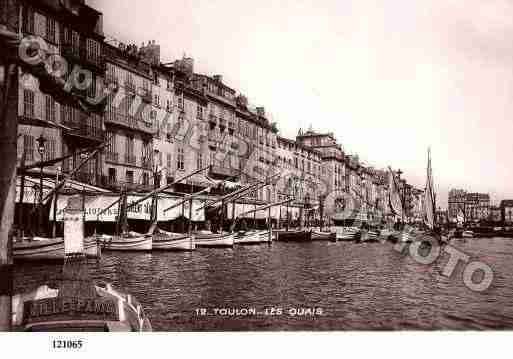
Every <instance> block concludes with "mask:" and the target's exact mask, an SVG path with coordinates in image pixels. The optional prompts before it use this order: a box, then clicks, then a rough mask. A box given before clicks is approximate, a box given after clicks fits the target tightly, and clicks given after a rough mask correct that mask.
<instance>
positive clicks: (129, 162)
mask: <svg viewBox="0 0 513 359" xmlns="http://www.w3.org/2000/svg"><path fill="white" fill-rule="evenodd" d="M125 163H126V164H127V165H132V166H135V165H136V164H137V159H136V157H135V156H134V155H129V154H125Z"/></svg>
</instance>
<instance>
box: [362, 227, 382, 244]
mask: <svg viewBox="0 0 513 359" xmlns="http://www.w3.org/2000/svg"><path fill="white" fill-rule="evenodd" d="M357 238H358V239H357V240H358V242H360V243H363V242H377V241H378V232H375V231H367V230H365V231H360V233H359V234H358V235H357Z"/></svg>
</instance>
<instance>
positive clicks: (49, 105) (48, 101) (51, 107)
mask: <svg viewBox="0 0 513 359" xmlns="http://www.w3.org/2000/svg"><path fill="white" fill-rule="evenodd" d="M45 105H46V107H45V109H46V111H45V114H46V120H47V121H50V122H55V102H54V101H53V99H52V97H51V96H49V95H47V96H45Z"/></svg>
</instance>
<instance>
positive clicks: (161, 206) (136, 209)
mask: <svg viewBox="0 0 513 359" xmlns="http://www.w3.org/2000/svg"><path fill="white" fill-rule="evenodd" d="M70 197H71V196H70V195H59V197H58V199H57V221H58V222H62V220H63V214H64V208H65V207H66V206H67V203H68V199H69V198H70ZM142 197H143V195H142V194H141V195H129V196H128V202H127V203H128V205H130V203H132V202H135V201H136V200H138V199H139V198H142ZM118 199H119V195H118V194H115V193H105V194H102V195H95V196H90V195H86V196H85V202H84V209H85V221H86V222H96V221H98V222H116V217H117V215H118V209H119V206H118V204H115V205H113V206H112V207H111V208H109V209H108V210H107V211H105V212H104V213H102V214H101V215H100V216H98V214H99V213H100V212H102V210H104V209H105V208H107V207H109V206H111V205H112V204H113V203H114V202H116V201H117V200H118ZM182 199H183V198H181V197H176V196H161V197H159V199H158V217H157V218H158V220H159V221H162V222H165V221H172V220H174V219H177V218H178V217H180V216H181V215H182V206H179V207H176V208H173V209H171V210H169V211H166V212H164V210H165V209H166V208H169V207H171V206H173V205H174V204H177V203H178V202H180V201H182ZM151 202H152V199H151V198H148V199H147V200H145V201H143V202H141V203H139V204H138V205H136V206H133V207H131V208H129V209H128V213H127V217H128V219H139V220H146V221H149V220H150V218H151ZM203 204H204V200H199V199H194V200H193V201H192V221H194V222H203V221H204V220H205V211H204V210H200V211H197V209H198V208H200V207H201V206H203ZM183 208H184V210H183V212H184V213H183V214H184V216H185V218H189V202H186V203H184V205H183ZM50 220H53V203H52V208H51V209H50Z"/></svg>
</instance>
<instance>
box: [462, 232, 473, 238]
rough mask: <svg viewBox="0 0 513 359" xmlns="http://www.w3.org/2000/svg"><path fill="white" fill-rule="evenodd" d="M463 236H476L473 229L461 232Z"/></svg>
mask: <svg viewBox="0 0 513 359" xmlns="http://www.w3.org/2000/svg"><path fill="white" fill-rule="evenodd" d="M461 237H462V238H474V232H473V231H469V230H467V231H463V232H462V233H461Z"/></svg>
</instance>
